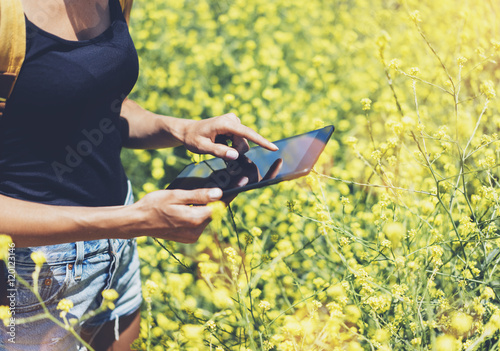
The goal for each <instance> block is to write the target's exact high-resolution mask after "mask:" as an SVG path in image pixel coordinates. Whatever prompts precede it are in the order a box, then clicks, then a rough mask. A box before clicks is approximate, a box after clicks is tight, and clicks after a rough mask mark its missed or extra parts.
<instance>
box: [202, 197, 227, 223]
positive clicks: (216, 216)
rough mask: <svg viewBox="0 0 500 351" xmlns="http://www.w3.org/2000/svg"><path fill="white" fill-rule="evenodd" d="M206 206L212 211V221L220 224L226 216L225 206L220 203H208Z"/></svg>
mask: <svg viewBox="0 0 500 351" xmlns="http://www.w3.org/2000/svg"><path fill="white" fill-rule="evenodd" d="M207 206H208V207H210V208H211V209H212V220H213V221H214V222H215V223H219V224H220V223H221V222H222V218H224V215H225V214H226V204H225V203H224V202H222V201H215V202H211V203H209V204H208V205H207Z"/></svg>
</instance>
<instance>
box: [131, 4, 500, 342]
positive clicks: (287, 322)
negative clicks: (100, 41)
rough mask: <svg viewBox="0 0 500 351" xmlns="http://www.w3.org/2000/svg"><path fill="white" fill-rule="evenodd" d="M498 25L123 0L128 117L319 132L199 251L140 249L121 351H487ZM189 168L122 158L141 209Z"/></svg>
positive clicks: (401, 8) (420, 11) (380, 10)
mask: <svg viewBox="0 0 500 351" xmlns="http://www.w3.org/2000/svg"><path fill="white" fill-rule="evenodd" d="M499 18H500V4H499V3H498V2H497V1H465V0H442V1H429V0H424V1H413V0H408V1H395V0H394V1H392V0H385V1H384V0H374V1H368V0H350V1H346V0H343V1H341V0H330V1H324V0H309V1H294V0H292V1H284V0H235V1H222V0H218V1H214V0H198V1H189V0H178V1H166V0H155V1H148V0H138V1H136V5H135V8H134V12H133V16H132V30H133V32H132V34H133V37H134V40H135V43H136V45H137V48H138V51H139V55H140V57H141V67H142V68H141V69H142V71H141V72H142V73H141V76H140V80H139V84H138V86H137V87H136V89H135V91H134V93H133V94H132V97H133V98H135V99H137V100H138V101H140V102H141V103H142V104H143V105H144V106H145V107H147V108H149V109H152V110H153V111H157V112H160V113H163V114H167V115H173V116H179V117H185V118H207V117H210V116H215V115H220V114H223V113H227V112H234V113H236V114H237V115H238V116H239V117H240V118H241V120H242V122H243V123H245V124H247V125H249V126H251V127H253V128H255V129H256V130H258V131H259V132H260V133H262V134H263V135H264V136H266V137H268V138H270V139H271V140H277V139H280V138H283V137H288V136H291V135H293V134H296V133H301V132H305V131H309V130H312V129H314V128H317V127H320V126H323V125H327V124H333V125H335V127H336V131H335V133H334V136H333V139H332V140H331V141H330V143H329V144H328V146H327V149H326V152H325V154H324V155H323V157H322V158H321V159H320V162H319V163H318V164H317V167H316V169H315V172H314V173H312V174H311V175H310V176H308V177H307V178H306V179H302V180H297V181H291V182H287V183H283V184H280V185H277V186H273V187H269V188H266V189H260V190H256V191H253V192H249V193H245V194H241V195H239V196H238V197H237V198H236V199H235V200H234V201H233V203H232V204H231V207H230V209H228V210H224V211H222V212H221V211H218V212H217V213H218V215H217V216H216V217H217V218H215V220H214V222H213V224H212V225H211V227H210V229H209V230H207V231H206V232H205V233H204V235H203V236H202V237H201V238H200V240H199V242H198V243H196V244H194V245H178V244H174V243H168V242H165V243H163V245H164V246H165V248H161V247H160V246H159V245H158V244H157V243H156V242H154V241H153V240H152V239H148V238H141V239H140V244H141V245H140V255H141V259H142V276H143V279H144V281H145V282H146V284H149V285H147V286H148V287H149V288H148V289H147V291H146V290H145V292H144V293H145V296H146V300H147V301H148V302H147V306H148V307H147V308H145V309H144V314H143V320H142V331H141V339H140V340H139V341H138V342H137V348H138V349H141V350H142V349H151V350H166V349H168V350H193V351H194V350H217V351H219V350H282V351H292V350H349V351H354V350H384V351H385V350H439V351H441V350H446V351H453V350H476V349H482V350H492V349H498V335H499V332H498V329H499V327H500V310H499V307H498V306H499V305H498V302H499V301H498V297H497V293H498V292H500V279H499V278H500V272H498V268H499V267H498V263H499V262H500V248H499V247H500V240H499V239H500V236H499V230H498V223H497V219H498V211H499V185H500V184H499V175H500V174H499V169H498V163H499V156H500V155H499V152H500V143H499V135H498V133H499V127H500V115H499V103H498V99H497V98H496V90H497V86H498V82H499V79H500V69H499V62H498V60H499V52H500V20H499ZM191 156H192V155H188V154H187V153H186V151H185V150H184V149H182V148H180V149H175V150H162V151H154V152H153V151H139V152H135V153H132V152H129V153H126V154H125V155H124V161H125V162H126V163H127V168H128V172H129V175H130V176H131V178H132V180H133V182H134V185H135V186H136V189H138V194H137V195H138V196H139V197H140V196H142V195H143V194H145V193H147V192H149V191H152V190H155V189H159V188H162V187H164V186H165V185H166V184H168V182H170V181H171V180H172V179H173V178H174V177H175V175H176V174H177V172H178V171H179V170H180V169H181V168H182V167H183V166H184V165H185V164H186V163H188V162H190V161H191ZM137 160H138V161H137ZM134 176H135V177H134ZM167 250H168V251H167Z"/></svg>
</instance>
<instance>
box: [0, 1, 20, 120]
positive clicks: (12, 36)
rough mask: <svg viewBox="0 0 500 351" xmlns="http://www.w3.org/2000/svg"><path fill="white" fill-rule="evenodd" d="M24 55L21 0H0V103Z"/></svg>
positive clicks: (6, 94)
mask: <svg viewBox="0 0 500 351" xmlns="http://www.w3.org/2000/svg"><path fill="white" fill-rule="evenodd" d="M25 55H26V24H25V21H24V11H23V6H22V4H21V0H0V103H2V102H5V100H7V98H8V97H9V96H10V93H11V92H12V88H14V84H15V83H16V79H17V76H18V74H19V71H20V70H21V66H22V65H23V61H24V56H25ZM0 114H1V107H0Z"/></svg>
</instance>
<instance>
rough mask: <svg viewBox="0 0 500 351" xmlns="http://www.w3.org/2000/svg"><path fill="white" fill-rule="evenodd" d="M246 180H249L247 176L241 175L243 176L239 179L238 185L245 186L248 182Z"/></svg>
mask: <svg viewBox="0 0 500 351" xmlns="http://www.w3.org/2000/svg"><path fill="white" fill-rule="evenodd" d="M248 181H249V179H248V177H243V178H241V179H240V181H239V182H238V186H245V185H247V184H248Z"/></svg>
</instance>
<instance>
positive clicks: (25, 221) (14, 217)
mask: <svg viewBox="0 0 500 351" xmlns="http://www.w3.org/2000/svg"><path fill="white" fill-rule="evenodd" d="M221 196H222V191H221V190H220V189H216V188H214V189H198V190H189V191H184V190H159V191H155V192H152V193H150V194H148V195H146V196H145V197H143V198H142V199H141V200H140V201H138V202H136V203H135V204H133V205H129V206H113V207H74V206H51V205H42V204H37V203H33V202H28V201H22V200H17V199H13V198H10V197H7V196H2V195H0V233H3V234H8V235H10V236H11V237H12V240H13V241H14V243H15V244H16V246H18V247H26V246H42V245H54V244H60V243H67V242H75V241H80V240H96V239H107V238H121V239H128V238H132V237H135V236H141V235H148V236H154V237H158V238H163V239H166V240H173V241H177V242H182V243H193V242H195V241H196V240H197V239H198V237H199V236H200V235H201V233H202V232H203V230H204V229H205V227H206V226H207V225H208V223H209V222H210V216H211V209H210V207H208V206H191V205H192V204H199V205H206V204H207V203H209V202H212V201H216V200H218V199H220V197H221Z"/></svg>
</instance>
